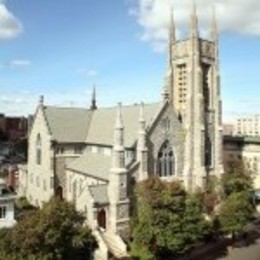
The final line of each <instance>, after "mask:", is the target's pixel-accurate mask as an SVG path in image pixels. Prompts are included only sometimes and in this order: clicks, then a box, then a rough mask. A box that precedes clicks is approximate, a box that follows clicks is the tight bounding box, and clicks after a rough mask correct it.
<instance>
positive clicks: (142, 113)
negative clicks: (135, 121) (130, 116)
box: [139, 102, 145, 132]
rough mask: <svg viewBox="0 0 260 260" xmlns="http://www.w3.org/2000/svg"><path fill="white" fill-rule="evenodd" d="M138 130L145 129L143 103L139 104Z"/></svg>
mask: <svg viewBox="0 0 260 260" xmlns="http://www.w3.org/2000/svg"><path fill="white" fill-rule="evenodd" d="M139 131H140V132H141V131H142V132H143V131H145V119H144V103H143V102H141V104H140V115H139Z"/></svg>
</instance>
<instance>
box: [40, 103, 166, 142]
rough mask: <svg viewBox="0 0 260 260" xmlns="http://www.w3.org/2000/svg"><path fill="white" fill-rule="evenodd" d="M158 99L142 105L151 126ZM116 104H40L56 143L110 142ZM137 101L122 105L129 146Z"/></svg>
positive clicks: (133, 134) (133, 137) (135, 127)
mask: <svg viewBox="0 0 260 260" xmlns="http://www.w3.org/2000/svg"><path fill="white" fill-rule="evenodd" d="M161 106H162V104H161V103H152V104H145V105H144V119H145V121H146V126H147V127H149V126H151V124H152V122H153V121H154V119H155V117H156V115H157V114H158V112H159V111H160V109H161ZM117 109H118V108H117V107H111V108H99V109H97V110H94V111H93V110H89V109H84V108H63V107H52V106H45V107H44V110H43V112H44V115H45V118H46V122H47V125H48V128H49V130H50V133H51V135H52V137H53V139H54V140H56V141H57V142H60V143H91V144H100V145H107V146H113V140H114V125H115V120H116V115H117ZM139 113H140V106H139V105H131V106H122V118H123V124H124V135H125V136H124V138H125V140H124V145H125V146H126V147H131V146H133V144H134V142H135V141H136V139H137V134H138V128H139V122H138V119H139Z"/></svg>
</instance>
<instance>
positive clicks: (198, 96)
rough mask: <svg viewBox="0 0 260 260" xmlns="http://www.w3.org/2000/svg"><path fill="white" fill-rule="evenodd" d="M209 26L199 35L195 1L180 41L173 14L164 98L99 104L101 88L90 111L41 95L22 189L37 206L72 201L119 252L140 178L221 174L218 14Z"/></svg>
mask: <svg viewBox="0 0 260 260" xmlns="http://www.w3.org/2000/svg"><path fill="white" fill-rule="evenodd" d="M210 31H211V34H210V39H207V40H206V39H201V38H200V35H199V28H198V19H197V14H196V9H195V7H194V8H193V10H192V13H191V17H190V27H189V35H188V37H187V39H183V40H177V39H176V37H175V26H174V19H173V16H172V17H171V25H170V30H169V49H168V68H167V73H166V80H165V86H164V87H163V91H162V92H163V98H162V99H161V100H160V101H159V102H158V103H152V104H143V103H142V104H140V105H139V106H138V105H130V106H122V105H121V104H119V105H118V106H117V107H111V108H100V107H99V106H98V105H97V102H96V91H95V89H94V90H93V95H92V101H91V106H90V108H89V109H88V108H60V107H54V106H46V105H45V103H44V100H43V98H41V99H40V102H39V105H38V107H37V109H36V113H35V115H34V120H33V124H32V127H31V131H30V135H29V156H28V164H27V169H26V168H22V169H21V170H20V174H21V176H20V181H21V183H20V194H21V195H25V196H26V197H27V198H28V199H29V201H30V202H31V203H32V204H34V205H37V206H41V205H42V203H43V202H44V201H47V200H48V199H49V198H50V197H51V196H53V195H57V196H61V197H64V198H66V199H67V200H69V201H72V202H73V203H74V204H75V206H76V208H77V209H78V210H80V211H82V212H84V214H85V216H86V219H87V223H88V225H89V226H91V227H92V228H93V230H94V231H95V232H96V233H97V234H98V232H101V238H100V239H101V240H102V239H104V241H105V242H104V243H105V244H106V245H107V248H108V250H110V251H113V249H112V248H113V246H110V245H109V243H111V241H117V243H119V242H118V241H119V238H118V237H119V236H123V237H124V236H126V235H127V230H128V228H129V218H130V213H129V205H130V203H131V201H130V196H129V192H130V191H131V189H132V185H133V183H136V182H140V181H142V180H145V179H147V178H148V177H149V176H158V177H160V178H161V179H163V180H165V181H171V180H179V181H181V182H182V183H183V185H184V186H185V188H186V189H188V190H190V191H195V190H196V189H197V188H200V189H204V187H205V184H206V181H207V179H208V178H209V176H211V175H215V176H217V177H218V176H219V175H220V174H221V173H222V171H223V170H222V168H223V166H222V156H221V153H222V128H221V99H220V80H219V62H218V60H219V59H218V32H217V23H216V19H215V17H214V16H213V18H212V25H211V30H210ZM97 227H98V228H99V229H97ZM100 230H102V231H100ZM118 235H119V236H118ZM115 236H117V238H115ZM113 237H114V238H113ZM119 244H121V245H122V243H119ZM121 249H122V247H121ZM112 253H113V252H112ZM115 255H116V253H115ZM102 259H105V258H102Z"/></svg>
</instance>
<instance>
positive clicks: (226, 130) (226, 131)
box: [223, 124, 234, 135]
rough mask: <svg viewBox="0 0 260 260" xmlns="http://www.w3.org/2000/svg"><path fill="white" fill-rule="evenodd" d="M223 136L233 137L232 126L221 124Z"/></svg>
mask: <svg viewBox="0 0 260 260" xmlns="http://www.w3.org/2000/svg"><path fill="white" fill-rule="evenodd" d="M223 135H234V124H223Z"/></svg>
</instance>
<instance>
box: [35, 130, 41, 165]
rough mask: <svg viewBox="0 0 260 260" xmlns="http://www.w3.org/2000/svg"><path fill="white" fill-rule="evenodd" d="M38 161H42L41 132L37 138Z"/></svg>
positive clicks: (39, 162)
mask: <svg viewBox="0 0 260 260" xmlns="http://www.w3.org/2000/svg"><path fill="white" fill-rule="evenodd" d="M36 163H37V164H41V163H42V140H41V136H40V134H38V135H37V140H36Z"/></svg>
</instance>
